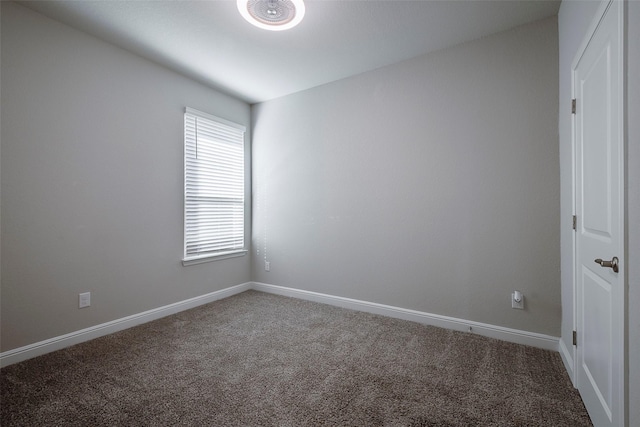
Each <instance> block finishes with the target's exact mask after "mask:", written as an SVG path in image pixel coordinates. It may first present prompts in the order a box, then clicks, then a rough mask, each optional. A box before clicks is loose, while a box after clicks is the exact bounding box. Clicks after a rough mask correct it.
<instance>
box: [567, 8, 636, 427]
mask: <svg viewBox="0 0 640 427" xmlns="http://www.w3.org/2000/svg"><path fill="white" fill-rule="evenodd" d="M614 2H619V3H620V12H619V14H618V16H617V20H618V31H619V32H620V46H619V47H620V58H619V61H620V63H619V67H620V72H619V73H620V74H619V76H618V78H619V81H620V87H619V90H620V100H619V102H620V105H619V106H618V108H619V111H620V117H619V119H618V123H617V124H616V125H617V126H618V128H619V129H618V130H619V132H620V135H621V138H622V141H621V145H620V154H619V158H618V159H617V160H618V162H619V165H620V170H619V172H618V174H619V177H618V179H619V180H620V183H621V185H620V189H619V191H620V197H619V200H620V205H619V207H618V208H619V220H620V227H621V238H622V242H621V245H620V259H621V260H622V262H621V270H620V274H621V279H622V280H621V281H620V282H621V285H622V286H623V297H622V301H621V302H619V305H620V307H617V309H619V312H620V313H622V316H623V322H622V325H623V331H622V342H621V346H622V348H620V349H618V352H619V354H620V355H621V357H622V361H621V362H622V363H621V364H620V372H619V375H620V378H621V379H622V381H621V384H620V388H621V390H620V396H621V400H622V402H620V407H619V408H620V409H619V412H620V414H618V415H619V419H620V420H622V422H623V425H625V426H626V425H627V424H628V413H629V411H628V403H629V402H628V387H629V385H628V376H627V372H628V360H627V359H628V358H627V351H626V350H627V347H628V338H627V331H628V313H627V306H628V275H627V271H628V268H627V263H628V257H627V245H628V242H627V229H628V226H627V221H626V200H627V197H626V188H627V179H626V161H625V157H626V153H627V132H626V123H625V120H626V105H625V101H626V93H627V84H626V77H625V66H626V38H625V34H626V28H625V20H626V13H627V12H626V11H627V5H626V1H623V0H601V2H600V5H599V6H598V10H597V11H596V13H595V15H594V17H593V20H592V21H591V24H589V27H588V29H587V31H586V32H585V35H584V38H583V40H582V42H581V43H580V46H579V47H578V49H577V51H576V54H575V56H574V59H573V61H572V62H571V98H572V99H576V69H577V67H578V64H579V62H580V59H581V58H582V56H583V55H584V52H585V50H586V48H587V46H588V45H589V43H590V42H591V39H592V38H593V36H594V34H595V32H596V30H597V29H598V27H599V25H600V22H601V21H602V19H603V18H604V15H605V13H606V12H607V11H608V9H609V7H610V6H611V4H612V3H614ZM576 156H577V141H576V115H575V114H572V116H571V197H572V202H573V203H572V214H573V215H574V218H575V215H577V212H578V206H577V191H576V189H577V180H578V177H577V176H576V174H577V161H578V159H577V158H576ZM578 221H581V219H580V218H578ZM578 228H579V227H578V226H576V227H575V229H574V230H573V231H574V233H573V236H572V251H573V252H572V257H573V283H572V288H573V289H572V290H573V292H572V304H573V319H572V321H573V328H572V329H573V331H577V330H578V327H579V326H582V325H579V323H578V322H579V313H578V266H579V260H578V257H577V251H578V246H577V244H578V241H577V240H578V239H577V234H578ZM578 344H579V343H578ZM572 347H573V348H572V351H571V354H572V357H573V360H572V362H573V363H572V364H573V366H572V373H571V374H572V375H571V381H572V383H573V386H574V387H576V388H577V387H578V368H579V366H578V363H579V357H578V355H579V354H578V352H579V346H575V345H574V346H572Z"/></svg>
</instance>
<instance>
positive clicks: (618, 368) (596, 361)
mask: <svg viewBox="0 0 640 427" xmlns="http://www.w3.org/2000/svg"><path fill="white" fill-rule="evenodd" d="M602 12H603V13H602V15H601V19H600V21H599V23H598V25H597V26H596V27H594V28H595V29H594V31H593V32H592V33H591V34H590V36H591V37H590V39H589V41H588V43H586V44H585V47H584V49H583V50H582V51H581V54H580V55H579V57H578V59H577V60H576V61H575V62H574V67H573V70H574V75H573V79H574V94H575V98H576V106H577V108H576V116H575V122H574V138H575V148H576V151H575V152H576V193H575V194H576V214H577V217H578V227H577V230H576V231H577V234H576V279H577V282H576V291H577V304H578V306H577V307H576V312H577V320H578V325H577V329H578V340H577V386H578V389H579V391H580V394H581V395H582V398H583V400H584V402H585V406H586V407H587V410H588V411H589V415H590V416H591V419H592V420H593V422H594V425H595V426H622V425H623V424H624V335H623V333H624V277H623V274H624V266H623V265H620V270H619V272H617V273H616V272H614V271H613V269H612V268H608V267H603V266H601V265H600V264H599V263H596V262H595V260H596V259H602V260H606V261H609V260H611V259H612V258H613V257H614V256H616V257H618V258H619V259H620V260H624V253H623V250H624V245H623V243H624V240H623V238H624V234H623V227H624V221H623V212H624V209H623V208H624V206H623V197H622V192H623V190H624V186H623V179H622V177H623V132H622V101H623V97H622V89H623V80H622V66H621V55H622V47H621V44H622V36H621V34H622V32H621V29H622V12H623V9H622V5H621V3H620V2H619V1H612V2H610V3H609V4H607V5H606V6H603V9H602ZM620 262H621V263H622V261H620Z"/></svg>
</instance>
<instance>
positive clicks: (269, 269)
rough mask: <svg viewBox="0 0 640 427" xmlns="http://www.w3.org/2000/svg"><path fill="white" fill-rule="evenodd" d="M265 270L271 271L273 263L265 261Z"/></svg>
mask: <svg viewBox="0 0 640 427" xmlns="http://www.w3.org/2000/svg"><path fill="white" fill-rule="evenodd" d="M264 271H271V263H270V262H269V261H265V262H264Z"/></svg>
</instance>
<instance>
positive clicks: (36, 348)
mask: <svg viewBox="0 0 640 427" xmlns="http://www.w3.org/2000/svg"><path fill="white" fill-rule="evenodd" d="M250 289H253V290H256V291H261V292H266V293H271V294H278V295H283V296H288V297H293V298H298V299H303V300H307V301H314V302H319V303H323V304H329V305H333V306H337V307H343V308H348V309H352V310H358V311H364V312H367V313H373V314H380V315H383V316H388V317H393V318H396V319H403V320H409V321H412V322H417V323H422V324H425V325H432V326H438V327H441V328H446V329H453V330H456V331H462V332H468V331H469V328H471V332H472V333H475V334H478V335H482V336H486V337H491V338H496V339H500V340H503V341H508V342H513V343H516V344H524V345H530V346H533V347H538V348H543V349H546V350H553V351H559V345H560V354H561V355H562V358H563V361H565V357H569V358H568V360H567V361H565V366H567V370H568V371H569V367H570V366H573V364H572V362H571V363H568V361H572V360H573V358H571V357H570V356H571V353H570V352H569V351H568V350H567V349H566V347H564V349H562V347H563V346H564V344H563V343H562V341H561V340H560V339H559V338H557V337H552V336H549V335H543V334H537V333H534V332H527V331H521V330H518V329H510V328H505V327H502V326H495V325H490V324H486V323H480V322H473V321H470V320H464V319H458V318H455V317H448V316H441V315H438V314H431V313H425V312H421V311H416V310H409V309H406V308H400V307H393V306H390V305H384V304H378V303H373V302H367V301H360V300H355V299H351V298H343V297H337V296H333V295H327V294H321V293H317V292H310V291H304V290H300V289H294V288H286V287H283V286H276V285H269V284H266V283H258V282H247V283H243V284H240V285H236V286H232V287H230V288H226V289H221V290H219V291H215V292H211V293H209V294H206V295H201V296H199V297H195V298H191V299H188V300H184V301H180V302H177V303H174V304H169V305H166V306H164V307H159V308H155V309H153V310H149V311H145V312H142V313H138V314H134V315H132V316H128V317H123V318H121V319H116V320H113V321H111V322H107V323H102V324H100V325H96V326H92V327H90V328H86V329H82V330H79V331H75V332H71V333H69V334H65V335H60V336H58V337H54V338H50V339H48V340H44V341H40V342H37V343H34V344H29V345H26V346H24V347H20V348H16V349H13V350H9V351H5V352H3V353H0V367H5V366H9V365H12V364H14V363H18V362H21V361H23V360H27V359H31V358H33V357H37V356H41V355H43V354H46V353H50V352H52V351H56V350H60V349H63V348H66V347H69V346H72V345H75V344H80V343H82V342H85V341H89V340H92V339H94V338H98V337H102V336H104V335H108V334H112V333H114V332H118V331H121V330H123V329H127V328H131V327H133V326H137V325H140V324H143V323H147V322H150V321H152V320H156V319H160V318H162V317H165V316H169V315H171V314H175V313H178V312H181V311H184V310H188V309H190V308H194V307H198V306H200V305H203V304H207V303H210V302H213V301H217V300H220V299H223V298H227V297H230V296H232V295H236V294H239V293H241V292H245V291H248V290H250ZM559 343H560V344H559ZM565 353H566V354H565ZM569 374H570V375H571V374H572V369H571V371H569ZM572 378H573V376H572Z"/></svg>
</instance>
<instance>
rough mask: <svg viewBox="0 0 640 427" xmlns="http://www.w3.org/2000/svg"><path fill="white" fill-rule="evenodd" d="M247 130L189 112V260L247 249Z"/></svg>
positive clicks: (186, 173) (186, 142) (186, 203)
mask: <svg viewBox="0 0 640 427" xmlns="http://www.w3.org/2000/svg"><path fill="white" fill-rule="evenodd" d="M244 132H245V128H244V126H240V125H237V124H235V123H231V122H228V121H226V120H223V119H219V118H217V117H214V116H210V115H208V114H205V113H202V112H200V111H197V110H193V109H190V108H187V109H186V111H185V115H184V261H189V260H194V259H202V258H206V257H212V256H222V255H230V254H234V253H238V252H243V251H244V223H245V221H244V180H245V168H244Z"/></svg>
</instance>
